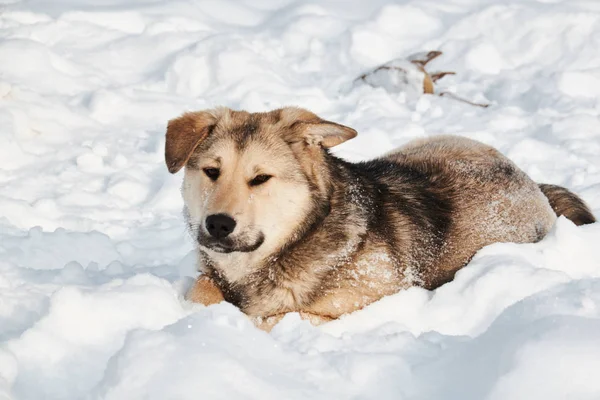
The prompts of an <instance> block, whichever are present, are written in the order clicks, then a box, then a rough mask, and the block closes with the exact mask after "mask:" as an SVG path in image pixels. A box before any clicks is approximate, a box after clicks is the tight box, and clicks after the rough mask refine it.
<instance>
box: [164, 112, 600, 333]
mask: <svg viewBox="0 0 600 400" xmlns="http://www.w3.org/2000/svg"><path fill="white" fill-rule="evenodd" d="M355 136H356V131H355V130H354V129H352V128H349V127H346V126H342V125H339V124H336V123H334V122H330V121H325V120H323V119H321V118H319V117H318V116H317V115H315V114H313V113H311V112H309V111H306V110H304V109H300V108H292V107H290V108H282V109H278V110H274V111H271V112H265V113H248V112H245V111H233V110H230V109H227V108H217V109H213V110H206V111H199V112H191V113H186V114H184V115H182V116H181V117H179V118H176V119H174V120H171V121H170V122H169V124H168V128H167V135H166V149H165V157H166V163H167V166H168V168H169V171H170V172H172V173H176V172H177V171H179V170H180V169H181V168H183V167H185V177H184V182H183V189H182V191H183V198H184V203H185V215H186V218H187V221H188V225H189V229H190V232H191V234H192V236H193V238H194V239H195V241H196V243H197V249H198V257H199V265H200V267H199V268H200V271H201V272H202V274H201V275H200V277H199V278H198V280H197V281H196V284H195V285H194V286H193V287H192V288H191V290H190V291H189V293H188V295H187V297H188V299H190V300H192V301H196V302H201V303H204V304H207V305H208V304H212V303H216V302H219V301H222V300H226V301H228V302H231V303H233V304H234V305H236V306H238V307H239V308H240V309H241V310H242V311H244V312H245V313H246V314H248V315H249V316H250V317H253V318H254V320H255V322H256V323H257V325H258V326H260V327H261V328H263V329H269V328H270V327H272V326H273V324H274V323H276V322H277V321H278V320H279V318H281V316H283V315H284V314H285V313H288V312H299V313H300V314H301V315H302V316H303V317H304V318H308V319H310V320H311V321H312V322H313V323H319V322H322V321H327V320H330V319H334V318H338V317H339V316H341V315H343V314H346V313H351V312H353V311H356V310H358V309H360V308H362V307H364V306H366V305H367V304H369V303H372V302H374V301H376V300H378V299H381V298H382V297H383V296H386V295H390V294H393V293H396V292H398V291H400V290H402V289H404V288H408V287H410V286H413V285H417V286H421V287H424V288H427V289H434V288H436V287H438V286H440V285H442V284H444V283H445V282H448V281H450V280H451V279H452V278H453V276H454V274H455V272H456V271H457V270H459V269H460V268H461V267H463V266H464V265H465V264H466V263H468V262H469V260H470V259H471V258H472V257H473V255H474V254H475V252H477V251H478V250H479V249H481V248H482V247H484V246H486V245H488V244H491V243H494V242H517V243H526V242H536V241H539V240H540V239H542V238H543V237H544V236H545V235H546V233H547V232H548V230H549V229H550V228H551V227H552V225H553V224H554V221H555V220H556V216H557V214H558V215H564V216H566V217H567V218H569V219H570V220H572V221H573V222H575V223H576V224H578V225H581V224H587V223H592V222H594V221H595V219H594V216H593V215H592V213H591V212H590V210H589V209H588V207H587V206H586V205H585V203H584V202H583V201H582V200H581V199H580V198H579V197H577V196H576V195H575V194H573V193H571V192H569V191H568V190H567V189H564V188H562V187H558V186H552V185H538V184H537V183H535V182H533V181H532V180H531V179H530V178H529V177H528V176H527V175H526V174H525V173H524V172H523V171H521V170H520V169H519V168H518V167H517V166H516V165H515V164H514V163H512V162H511V161H510V160H509V159H507V158H506V157H504V156H503V155H502V154H501V153H500V152H498V151H497V150H495V149H493V148H492V147H490V146H487V145H485V144H483V143H479V142H476V141H473V140H469V139H466V138H462V137H457V136H438V137H431V138H428V139H423V140H417V141H413V142H410V143H408V144H407V145H405V146H404V147H402V148H400V149H398V150H396V151H394V152H392V153H390V154H387V155H385V156H383V157H381V158H378V159H375V160H372V161H368V162H361V163H349V162H346V161H344V160H341V159H339V158H337V157H335V156H333V155H332V154H330V152H329V151H328V149H329V148H331V147H333V146H336V145H338V144H340V143H342V142H345V141H346V140H348V139H352V138H353V137H355Z"/></svg>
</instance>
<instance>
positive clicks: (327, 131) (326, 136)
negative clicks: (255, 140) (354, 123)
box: [280, 107, 357, 149]
mask: <svg viewBox="0 0 600 400" xmlns="http://www.w3.org/2000/svg"><path fill="white" fill-rule="evenodd" d="M280 112H281V119H282V120H283V121H284V122H287V123H286V125H287V126H289V132H288V133H287V135H286V136H287V137H286V140H288V142H290V143H297V142H299V141H304V142H306V143H307V144H308V145H317V146H321V147H323V148H326V149H328V148H330V147H333V146H337V145H338V144H342V143H344V142H345V141H346V140H350V139H352V138H354V137H356V135H357V132H356V131H355V130H354V129H352V128H350V127H347V126H344V125H340V124H337V123H335V122H331V121H326V120H324V119H321V118H319V117H318V116H317V115H315V114H313V113H311V112H310V111H307V110H304V109H302V108H295V107H288V108H284V109H282V110H280Z"/></svg>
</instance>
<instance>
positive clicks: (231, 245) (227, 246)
mask: <svg viewBox="0 0 600 400" xmlns="http://www.w3.org/2000/svg"><path fill="white" fill-rule="evenodd" d="M264 241H265V235H263V234H262V233H260V234H259V235H258V237H257V238H256V240H254V242H252V243H244V242H242V241H241V240H239V239H237V240H236V239H230V238H223V239H215V238H213V237H211V236H208V235H206V234H204V233H203V232H202V233H200V235H198V244H199V245H200V246H202V247H204V248H206V249H208V250H212V251H214V252H215V253H222V254H229V253H234V252H239V253H251V252H253V251H254V250H256V249H258V248H259V247H260V246H261V245H262V244H263V242H264Z"/></svg>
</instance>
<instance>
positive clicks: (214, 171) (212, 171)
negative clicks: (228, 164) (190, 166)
mask: <svg viewBox="0 0 600 400" xmlns="http://www.w3.org/2000/svg"><path fill="white" fill-rule="evenodd" d="M203 171H204V173H205V174H206V176H208V177H209V178H210V180H211V181H216V180H217V178H218V177H219V175H220V174H221V171H219V169H218V168H204V169H203Z"/></svg>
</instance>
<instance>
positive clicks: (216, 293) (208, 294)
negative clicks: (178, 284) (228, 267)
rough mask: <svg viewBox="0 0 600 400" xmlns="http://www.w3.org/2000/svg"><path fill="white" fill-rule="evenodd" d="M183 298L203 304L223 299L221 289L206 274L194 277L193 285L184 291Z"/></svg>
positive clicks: (214, 302)
mask: <svg viewBox="0 0 600 400" xmlns="http://www.w3.org/2000/svg"><path fill="white" fill-rule="evenodd" d="M185 299H186V300H188V301H193V302H194V303H200V304H204V305H205V306H209V305H211V304H217V303H220V302H222V301H223V300H225V298H224V297H223V292H221V289H219V287H218V286H217V285H215V283H214V282H213V280H212V279H210V278H209V277H208V276H206V275H200V276H199V277H198V279H196V282H194V285H193V286H192V287H191V288H190V290H188V292H187V293H186V295H185Z"/></svg>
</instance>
